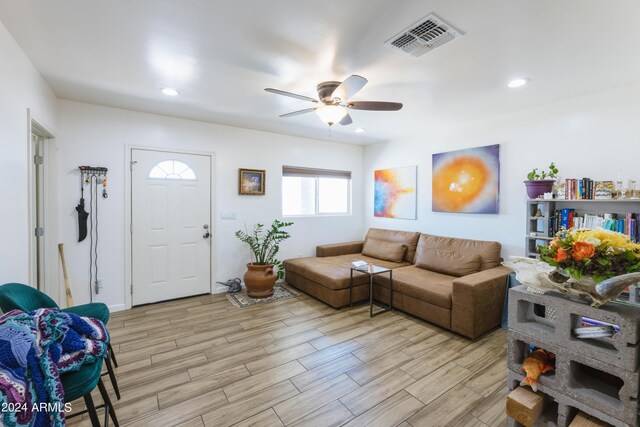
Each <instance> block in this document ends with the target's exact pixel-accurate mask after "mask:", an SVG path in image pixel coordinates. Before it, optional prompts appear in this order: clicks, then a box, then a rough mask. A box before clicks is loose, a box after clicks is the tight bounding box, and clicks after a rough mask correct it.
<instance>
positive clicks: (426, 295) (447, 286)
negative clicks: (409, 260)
mask: <svg viewBox="0 0 640 427" xmlns="http://www.w3.org/2000/svg"><path fill="white" fill-rule="evenodd" d="M455 279H456V277H454V276H449V275H446V274H441V273H436V272H434V271H429V270H425V269H423V268H418V267H416V266H415V265H410V266H407V267H402V268H398V269H395V270H393V291H394V292H399V293H401V294H404V295H408V296H410V297H413V298H416V299H419V300H422V301H426V302H428V303H429V304H433V305H437V306H438V307H442V308H446V309H451V292H452V289H453V281H454V280H455ZM374 281H375V283H376V284H379V285H382V286H385V287H387V288H388V287H389V278H388V277H387V276H386V275H382V274H380V275H376V276H374Z"/></svg>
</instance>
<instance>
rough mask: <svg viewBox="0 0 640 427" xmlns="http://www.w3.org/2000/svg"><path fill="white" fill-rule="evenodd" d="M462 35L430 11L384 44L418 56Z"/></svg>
mask: <svg viewBox="0 0 640 427" xmlns="http://www.w3.org/2000/svg"><path fill="white" fill-rule="evenodd" d="M462 35H463V33H462V32H460V31H458V30H456V29H455V28H453V26H451V25H449V24H447V23H446V22H444V21H443V20H442V19H440V18H438V17H437V16H436V15H435V14H433V13H430V14H429V15H427V16H425V17H424V18H422V19H421V20H419V21H418V22H416V23H414V24H413V25H411V26H410V27H409V28H407V29H405V30H403V31H401V32H400V33H398V34H396V35H395V36H393V37H391V38H390V39H389V40H387V41H386V42H385V44H386V45H387V46H391V47H392V48H394V49H400V50H401V51H403V52H405V53H408V54H409V55H412V56H420V55H423V54H425V53H427V52H429V51H431V50H433V49H435V48H437V47H439V46H442V45H443V44H445V43H447V42H449V41H451V40H455V39H457V38H460V37H462Z"/></svg>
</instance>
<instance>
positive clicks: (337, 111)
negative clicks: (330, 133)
mask: <svg viewBox="0 0 640 427" xmlns="http://www.w3.org/2000/svg"><path fill="white" fill-rule="evenodd" d="M316 113H317V114H318V117H320V120H322V121H323V122H325V123H326V124H328V125H329V126H331V125H332V124H334V123H338V122H339V121H340V120H342V118H343V117H344V116H346V115H347V109H346V108H344V107H341V106H339V105H323V106H322V107H319V108H317V109H316Z"/></svg>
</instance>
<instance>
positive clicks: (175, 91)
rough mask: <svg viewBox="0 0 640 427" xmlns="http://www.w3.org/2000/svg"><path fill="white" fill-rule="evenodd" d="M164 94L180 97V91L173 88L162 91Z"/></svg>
mask: <svg viewBox="0 0 640 427" xmlns="http://www.w3.org/2000/svg"><path fill="white" fill-rule="evenodd" d="M161 92H162V93H164V94H165V95H167V96H176V95H178V93H180V92H178V90H177V89H174V88H172V87H165V88H164V89H162V90H161Z"/></svg>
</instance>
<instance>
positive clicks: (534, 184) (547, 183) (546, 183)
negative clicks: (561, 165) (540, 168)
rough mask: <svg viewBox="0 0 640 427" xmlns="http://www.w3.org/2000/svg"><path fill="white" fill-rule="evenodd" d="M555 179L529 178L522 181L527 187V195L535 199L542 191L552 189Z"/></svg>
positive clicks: (546, 191) (547, 191)
mask: <svg viewBox="0 0 640 427" xmlns="http://www.w3.org/2000/svg"><path fill="white" fill-rule="evenodd" d="M555 182H556V180H555V179H530V180H526V181H525V182H524V185H525V186H526V187H527V195H528V196H529V198H530V199H537V198H538V196H542V195H543V194H544V193H550V192H551V191H552V190H553V184H554V183H555Z"/></svg>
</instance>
